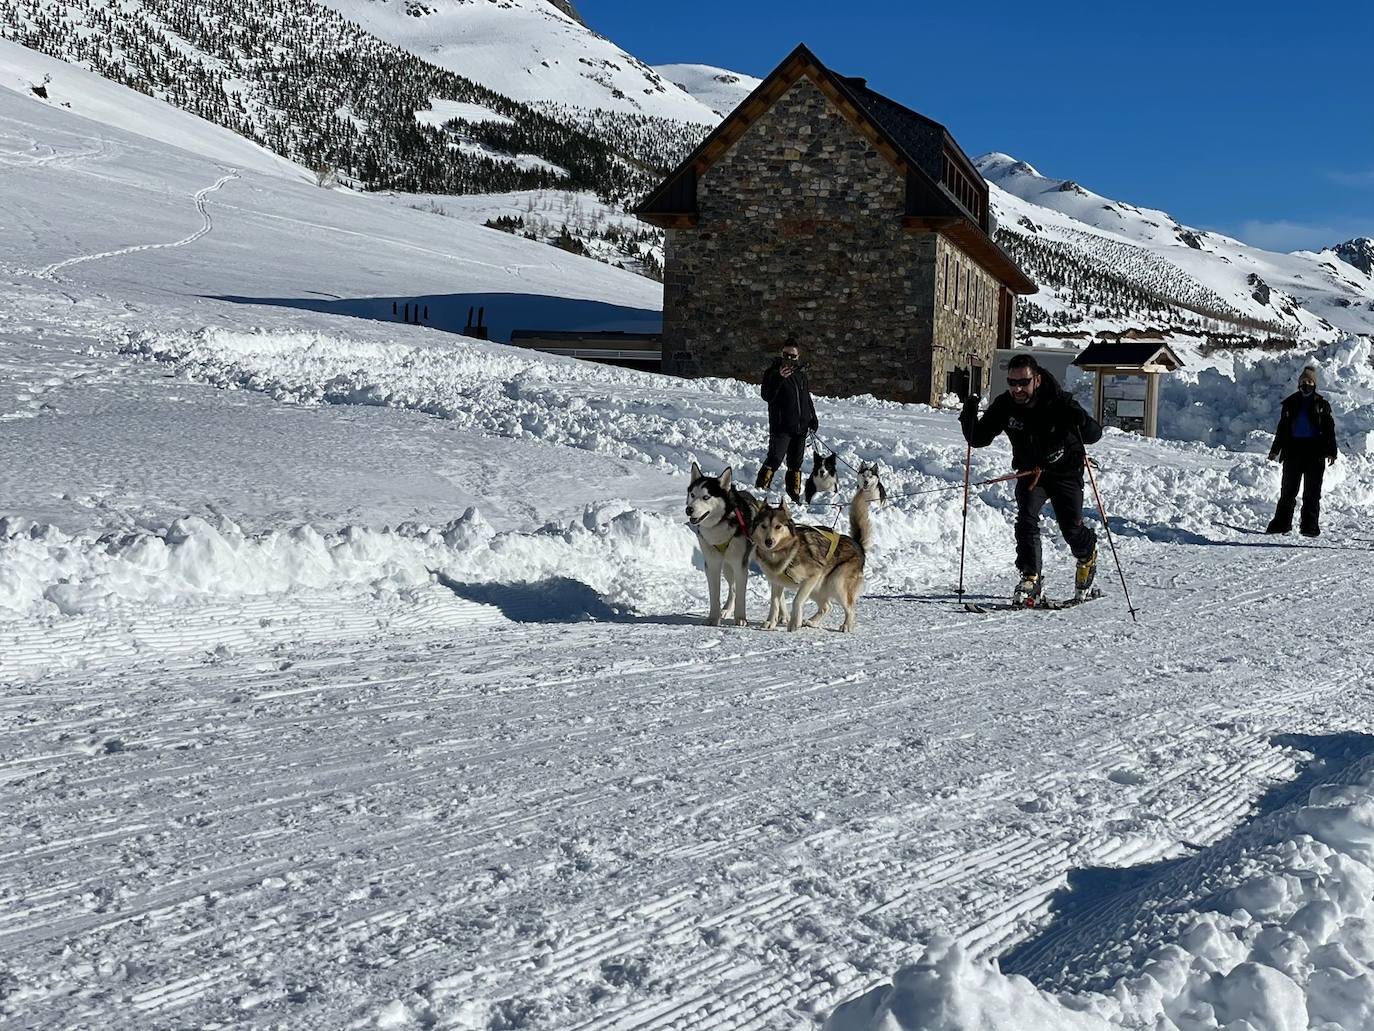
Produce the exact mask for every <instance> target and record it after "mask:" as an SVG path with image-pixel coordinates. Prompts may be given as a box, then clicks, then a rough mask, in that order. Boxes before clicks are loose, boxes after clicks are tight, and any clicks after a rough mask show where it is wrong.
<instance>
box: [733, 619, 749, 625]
mask: <svg viewBox="0 0 1374 1031" xmlns="http://www.w3.org/2000/svg"><path fill="white" fill-rule="evenodd" d="M748 625H749V620H747V619H737V620H735V626H748Z"/></svg>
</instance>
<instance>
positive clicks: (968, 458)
mask: <svg viewBox="0 0 1374 1031" xmlns="http://www.w3.org/2000/svg"><path fill="white" fill-rule="evenodd" d="M972 469H973V445H972V444H970V445H969V446H968V452H967V454H965V456H964V525H963V526H962V527H961V528H960V530H959V590H958V591H957V592H956V593H957V594H958V595H959V597H960V598H962V597H963V596H964V541H965V540H967V538H968V481H969V474H970V473H971V471H972Z"/></svg>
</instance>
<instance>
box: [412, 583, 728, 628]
mask: <svg viewBox="0 0 1374 1031" xmlns="http://www.w3.org/2000/svg"><path fill="white" fill-rule="evenodd" d="M431 572H432V573H433V574H434V576H435V577H436V578H437V579H438V581H439V583H440V584H441V585H443V586H444V587H446V588H448V589H449V590H450V591H452V592H453V593H454V594H456V595H457V596H458V597H460V598H462V599H463V600H464V601H472V602H477V603H478V604H480V605H490V606H492V607H493V608H496V609H500V611H501V614H502V615H503V616H505V617H506V618H507V619H509V620H511V621H512V622H514V623H661V624H664V625H667V626H691V625H699V624H700V623H701V620H700V619H695V618H692V617H691V616H641V615H638V614H636V613H635V612H633V611H631V610H629V609H626V608H622V607H621V606H619V605H612V604H610V603H609V602H607V601H606V599H604V598H602V597H601V595H599V594H597V593H596V591H594V590H592V588H591V587H589V586H587V585H586V584H584V583H582V582H581V581H580V580H572V579H569V578H568V577H564V576H553V577H549V578H548V579H547V580H536V581H531V582H527V583H463V582H461V581H459V580H455V579H453V577H451V576H448V575H447V574H445V573H441V572H439V571H437V570H431Z"/></svg>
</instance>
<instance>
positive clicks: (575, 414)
mask: <svg viewBox="0 0 1374 1031" xmlns="http://www.w3.org/2000/svg"><path fill="white" fill-rule="evenodd" d="M119 347H120V350H122V351H123V352H124V353H126V354H131V355H135V356H139V357H143V358H145V359H148V360H152V361H157V362H160V363H164V364H167V365H169V366H171V367H172V368H174V369H175V370H176V371H177V372H178V374H180V375H183V376H187V377H189V378H192V379H196V380H200V381H203V382H209V383H213V384H216V385H218V386H221V387H227V388H247V389H252V390H257V391H262V392H264V393H267V394H269V395H270V396H272V397H275V398H277V399H279V400H282V401H285V402H292V403H305V404H317V403H328V404H359V405H385V406H390V407H397V408H407V409H410V410H414V411H419V412H424V413H427V414H430V415H434V416H436V417H439V418H444V419H449V420H452V421H454V422H455V423H457V424H458V425H459V426H461V427H463V428H467V429H472V430H475V431H477V432H480V433H483V434H486V435H488V436H492V437H501V438H509V439H517V440H530V441H540V442H544V443H552V444H559V445H563V446H567V447H572V448H578V449H582V450H587V451H592V452H596V453H598V454H602V455H606V456H610V457H614V458H619V459H627V460H630V461H634V462H638V463H643V464H645V465H647V466H651V467H653V468H656V469H659V470H661V471H663V472H665V473H668V474H671V475H674V476H676V477H678V480H679V482H680V483H681V485H682V486H683V487H684V488H685V486H686V477H687V472H688V469H689V467H690V464H691V462H692V461H693V460H696V461H698V462H700V464H701V466H702V468H703V469H706V470H708V471H719V470H721V469H723V468H725V467H726V466H730V467H731V468H733V469H734V470H735V471H736V473H737V474H739V473H741V472H742V473H743V475H744V477H745V478H746V480H747V479H748V478H749V477H750V476H751V475H752V472H753V470H755V469H756V468H757V466H758V460H759V454H760V449H761V447H762V446H763V443H764V442H765V441H766V440H767V436H768V428H767V425H768V424H767V410H766V406H764V405H763V404H762V403H761V402H760V400H759V397H758V393H757V387H755V386H753V385H752V384H748V383H742V382H738V381H735V380H718V379H704V380H691V381H685V380H680V379H675V378H672V377H667V376H659V375H653V374H649V373H642V372H636V371H633V370H628V369H620V368H615V367H612V366H603V365H596V364H592V363H587V362H579V361H576V360H573V359H566V358H556V357H551V356H547V355H543V354H539V353H538V352H531V351H525V350H522V349H519V348H513V347H509V346H505V345H500V344H490V343H478V342H475V341H473V342H464V343H462V344H459V345H457V346H455V345H454V344H453V343H451V342H448V341H445V342H443V343H436V344H400V343H394V344H393V343H381V342H377V341H373V340H358V339H353V338H350V337H346V336H342V335H337V334H322V333H298V332H272V331H267V330H264V331H237V330H225V329H218V328H207V329H203V330H199V331H175V332H165V331H159V332H145V333H139V334H133V335H130V336H129V337H127V338H126V339H125V340H124V341H123V342H122V343H121V344H120V345H119ZM1228 389H1234V388H1228ZM1279 396H1281V395H1279ZM1272 403H1273V404H1277V397H1275V398H1274V399H1273V402H1272ZM817 407H818V412H819V415H820V421H821V426H822V432H821V439H822V440H824V441H825V443H826V444H827V445H829V446H832V447H834V448H835V449H836V450H837V452H838V453H839V455H840V458H841V459H842V460H843V461H844V462H845V463H846V466H847V467H853V468H857V466H858V465H859V463H860V462H863V461H875V460H876V461H878V462H880V464H881V466H882V469H883V476H884V482H885V485H886V487H887V490H888V495H889V504H888V505H887V506H885V507H883V508H882V509H881V510H880V511H879V512H878V513H877V514H876V515H875V517H874V526H873V533H874V537H873V546H872V554H873V555H874V556H875V558H874V560H873V562H872V563H871V564H870V567H871V568H870V572H869V574H868V576H869V582H870V584H874V585H877V584H881V585H883V586H885V587H888V588H891V589H894V590H911V591H920V590H929V589H931V588H932V587H934V586H937V585H947V584H949V583H951V582H952V580H951V576H950V574H951V560H950V559H951V556H957V555H958V553H959V542H960V538H961V534H962V532H963V524H962V519H961V514H962V512H961V505H960V500H959V497H958V496H957V495H958V492H959V491H961V490H962V487H963V475H964V458H965V447H964V444H963V438H962V436H961V434H960V432H959V429H958V424H957V422H956V420H955V414H954V412H952V411H938V410H932V409H931V408H929V407H926V406H921V405H899V404H895V403H892V402H883V401H878V400H876V399H874V398H871V397H859V398H850V399H847V400H844V401H837V400H833V399H827V398H819V399H818V400H817ZM1269 417H1270V416H1269V414H1265V416H1264V419H1263V420H1260V419H1259V418H1258V417H1255V421H1254V422H1253V423H1252V424H1251V427H1250V428H1251V429H1253V430H1256V431H1258V430H1259V429H1260V428H1261V427H1263V426H1264V425H1265V424H1267V422H1268V419H1269ZM1141 446H1142V443H1141V442H1140V439H1139V438H1137V437H1134V436H1132V435H1129V434H1123V433H1120V432H1119V431H1110V432H1109V433H1108V434H1107V437H1106V438H1105V439H1104V441H1103V443H1102V444H1101V445H1099V446H1098V447H1095V448H1094V449H1093V450H1094V453H1095V455H1096V456H1097V458H1098V459H1099V461H1100V462H1101V463H1102V469H1101V471H1100V472H1099V473H1098V474H1097V476H1098V483H1099V485H1100V487H1101V490H1102V493H1103V495H1104V496H1105V499H1106V502H1105V503H1106V505H1107V508H1108V511H1109V514H1110V515H1111V517H1112V519H1113V529H1114V531H1115V532H1117V533H1118V534H1120V535H1122V536H1124V537H1140V538H1146V539H1149V540H1156V541H1171V540H1184V541H1188V540H1191V541H1196V540H1198V539H1199V538H1208V539H1210V537H1211V535H1214V534H1215V532H1216V526H1217V525H1218V524H1225V525H1230V526H1238V525H1239V526H1254V525H1256V524H1260V525H1262V524H1263V523H1264V522H1267V520H1268V518H1269V515H1270V514H1271V513H1272V509H1273V503H1274V499H1275V498H1276V497H1277V495H1278V476H1279V473H1278V468H1277V466H1275V465H1274V464H1272V463H1268V462H1266V461H1265V459H1264V456H1263V455H1262V454H1257V453H1251V452H1244V453H1235V452H1232V451H1219V450H1218V449H1216V448H1215V447H1213V446H1209V445H1207V444H1204V443H1201V442H1172V441H1159V442H1151V443H1145V444H1144V445H1143V446H1144V447H1145V448H1146V449H1147V454H1146V460H1147V462H1149V463H1150V464H1148V465H1146V466H1144V467H1142V466H1141V464H1140V463H1141V459H1142V454H1141V452H1140V451H1139V450H1137V449H1138V448H1139V447H1141ZM1154 449H1157V450H1154ZM1006 461H1007V449H1006V447H1005V445H1004V444H1003V443H1000V442H999V443H998V444H997V445H995V446H993V447H990V448H987V449H983V450H980V451H979V452H977V454H976V455H975V457H974V466H973V470H972V476H973V479H974V481H975V482H977V481H980V480H985V479H992V478H994V477H998V476H1002V475H1005V473H1006V472H1007V468H1006ZM1362 468H1365V466H1363V465H1359V464H1357V463H1355V462H1350V461H1347V462H1344V463H1339V464H1338V465H1337V466H1336V467H1335V468H1334V469H1332V470H1330V472H1329V473H1328V479H1327V484H1328V490H1327V503H1326V506H1325V510H1326V518H1327V522H1328V525H1330V526H1333V527H1334V526H1337V525H1340V524H1342V523H1345V522H1349V523H1350V524H1351V525H1362V523H1363V521H1364V519H1365V516H1364V514H1363V513H1364V511H1365V506H1366V505H1369V504H1371V503H1374V483H1370V482H1369V477H1367V476H1364V475H1363V474H1362V473H1361V472H1360V471H1359V470H1360V469H1362ZM975 497H976V499H977V503H976V504H974V505H973V506H972V507H971V508H970V518H969V522H968V538H967V550H968V551H969V553H970V554H972V555H975V556H979V557H978V558H977V559H976V560H975V561H977V562H983V561H987V562H989V563H992V562H994V560H996V559H999V558H1001V557H1002V556H1003V555H1004V553H1005V550H1006V547H1007V541H1008V540H1009V534H1010V530H1009V524H1010V522H1011V520H1012V519H1013V518H1014V513H1015V501H1014V495H1013V491H1012V490H1011V488H1010V487H1009V485H1008V484H1006V483H1002V484H994V485H988V486H980V487H977V488H976V489H975ZM846 501H847V498H840V499H838V500H837V501H835V502H834V507H825V504H822V505H818V506H815V507H813V508H812V509H810V510H809V511H808V512H807V513H806V514H805V516H803V517H802V518H804V519H806V520H807V521H811V522H817V523H819V522H824V523H825V524H827V525H829V524H830V523H831V522H832V521H835V520H836V519H837V518H838V523H839V525H840V527H841V528H842V529H843V528H844V526H846V525H847V523H846V520H847V511H846ZM1091 504H1092V502H1091V500H1090V505H1091ZM678 510H679V503H678V502H677V500H676V497H674V498H673V500H672V501H669V502H666V503H665V507H664V508H663V509H662V512H663V514H665V515H668V514H671V513H674V512H676V511H678ZM1089 518H1090V519H1095V518H1096V516H1095V514H1094V513H1091V512H1090V514H1089ZM681 532H682V533H683V534H684V540H685V541H687V542H688V545H690V541H691V538H690V536H689V535H687V531H686V529H685V527H684V528H681ZM1049 546H1050V547H1051V548H1059V547H1060V546H1061V545H1060V543H1059V542H1057V541H1053V542H1050V543H1049ZM956 561H957V560H956ZM676 575H677V577H678V582H679V583H681V582H683V577H685V576H688V575H689V574H686V573H685V572H684V571H682V570H678V572H677V574H676ZM690 579H691V580H692V581H694V583H699V580H700V578H699V576H698V575H697V574H695V573H691V574H690ZM683 589H685V590H691V589H692V588H691V587H684V588H683Z"/></svg>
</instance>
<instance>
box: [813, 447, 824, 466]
mask: <svg viewBox="0 0 1374 1031" xmlns="http://www.w3.org/2000/svg"><path fill="white" fill-rule="evenodd" d="M811 461H813V462H815V463H816V464H817V465H820V464H822V463H823V462H824V461H825V456H824V455H822V454H821V453H820V452H819V451H816V450H814V449H813V450H812V452H811Z"/></svg>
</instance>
